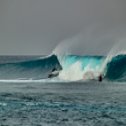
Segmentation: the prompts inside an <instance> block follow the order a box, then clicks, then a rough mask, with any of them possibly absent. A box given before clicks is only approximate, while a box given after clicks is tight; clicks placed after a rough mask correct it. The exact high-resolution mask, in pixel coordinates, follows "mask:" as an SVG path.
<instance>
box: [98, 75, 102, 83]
mask: <svg viewBox="0 0 126 126" xmlns="http://www.w3.org/2000/svg"><path fill="white" fill-rule="evenodd" d="M102 80H103V78H102V75H101V74H100V75H99V77H98V81H99V82H102Z"/></svg>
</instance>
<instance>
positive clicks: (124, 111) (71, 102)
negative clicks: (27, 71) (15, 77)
mask: <svg viewBox="0 0 126 126" xmlns="http://www.w3.org/2000/svg"><path fill="white" fill-rule="evenodd" d="M0 124H1V125H8V126H13V125H15V126H18V125H19V126H20V125H23V126H120V125H121V126H125V125H126V84H119V83H104V82H103V83H98V82H87V83H86V82H85V83H84V82H82V83H0Z"/></svg>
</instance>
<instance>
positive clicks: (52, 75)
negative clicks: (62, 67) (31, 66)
mask: <svg viewBox="0 0 126 126" xmlns="http://www.w3.org/2000/svg"><path fill="white" fill-rule="evenodd" d="M58 75H59V71H58V70H57V69H56V68H53V69H52V71H51V73H50V74H49V76H48V78H52V77H57V76H58Z"/></svg>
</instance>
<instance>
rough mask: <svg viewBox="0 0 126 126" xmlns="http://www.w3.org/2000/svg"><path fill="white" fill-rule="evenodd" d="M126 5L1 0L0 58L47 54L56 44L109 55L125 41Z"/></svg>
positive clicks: (125, 0)
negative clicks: (2, 56)
mask: <svg viewBox="0 0 126 126" xmlns="http://www.w3.org/2000/svg"><path fill="white" fill-rule="evenodd" d="M125 6H126V0H0V55H48V54H50V53H51V52H52V51H53V50H54V49H55V48H56V47H57V45H58V47H59V45H60V49H59V50H64V51H68V52H69V51H70V52H71V53H76V54H81V55H85V54H91V55H94V54H97V55H102V54H106V53H108V51H109V50H110V49H111V48H112V46H113V45H114V43H117V42H119V41H121V40H122V39H123V40H125V37H126V7H125ZM59 43H61V44H59ZM68 47H69V48H68ZM61 48H62V49H61Z"/></svg>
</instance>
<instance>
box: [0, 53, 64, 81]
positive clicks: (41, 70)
mask: <svg viewBox="0 0 126 126" xmlns="http://www.w3.org/2000/svg"><path fill="white" fill-rule="evenodd" d="M53 68H56V69H57V70H61V69H62V67H61V65H60V63H59V61H58V59H57V56H56V55H51V56H49V57H45V58H39V59H34V60H30V61H22V62H14V63H12V62H11V63H2V64H0V79H1V80H7V79H10V80H13V79H19V80H22V79H23V80H27V79H33V80H38V79H46V78H48V75H49V73H50V72H51V71H52V69H53Z"/></svg>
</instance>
